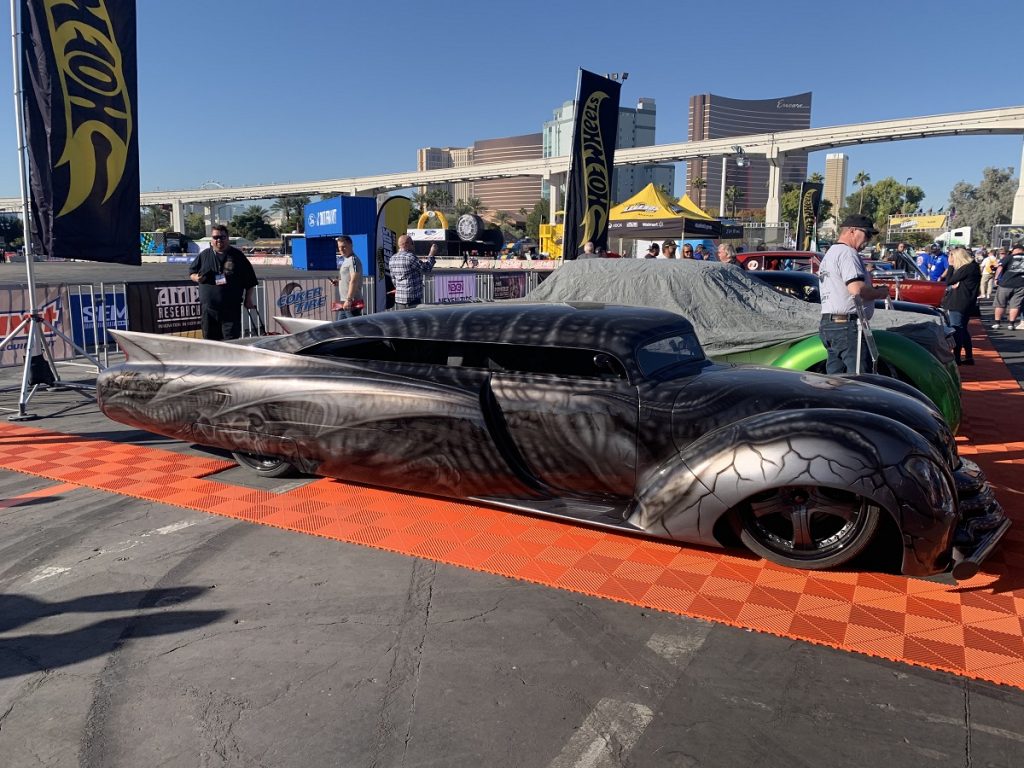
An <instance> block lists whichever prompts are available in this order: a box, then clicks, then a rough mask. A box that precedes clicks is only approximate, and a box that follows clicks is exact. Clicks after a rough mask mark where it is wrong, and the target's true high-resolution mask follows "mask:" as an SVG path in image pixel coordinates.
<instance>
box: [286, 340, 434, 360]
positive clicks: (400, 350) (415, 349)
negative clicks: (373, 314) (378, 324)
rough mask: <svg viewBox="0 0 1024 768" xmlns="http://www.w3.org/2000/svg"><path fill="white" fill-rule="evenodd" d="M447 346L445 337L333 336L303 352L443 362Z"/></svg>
mask: <svg viewBox="0 0 1024 768" xmlns="http://www.w3.org/2000/svg"><path fill="white" fill-rule="evenodd" d="M448 346H449V344H448V342H445V341H424V340H420V339H401V338H396V339H389V338H369V339H367V338H361V339H335V340H332V341H328V342H324V343H323V344H318V345H316V346H315V347H313V348H311V349H307V350H303V354H306V355H315V356H317V357H331V358H339V359H347V360H374V361H377V362H382V363H419V364H433V365H445V364H446V363H447V361H448Z"/></svg>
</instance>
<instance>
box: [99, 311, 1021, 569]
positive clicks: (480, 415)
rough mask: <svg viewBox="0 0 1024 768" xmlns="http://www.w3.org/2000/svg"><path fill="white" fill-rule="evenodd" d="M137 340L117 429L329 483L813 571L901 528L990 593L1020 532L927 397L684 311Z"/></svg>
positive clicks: (439, 317) (465, 318)
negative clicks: (698, 326) (710, 355)
mask: <svg viewBox="0 0 1024 768" xmlns="http://www.w3.org/2000/svg"><path fill="white" fill-rule="evenodd" d="M113 333H114V335H115V336H116V337H117V339H118V343H119V344H120V345H121V347H122V349H123V350H124V351H125V353H126V355H127V360H126V362H125V363H123V364H122V365H119V366H116V367H114V368H110V369H108V370H106V371H104V372H102V373H101V374H100V376H99V378H98V381H97V392H98V399H99V403H100V407H101V408H102V410H103V412H104V413H106V414H107V416H109V417H110V418H112V419H114V420H116V421H119V422H123V423H125V424H130V425H132V426H135V427H139V428H141V429H145V430H149V431H152V432H156V433H159V434H163V435H168V436H171V437H174V438H179V439H182V440H187V441H193V442H196V443H199V444H202V445H206V446H216V447H219V448H222V449H226V450H229V451H232V452H236V453H240V454H242V455H248V456H255V457H263V458H265V459H267V460H274V459H279V460H283V461H286V462H288V463H289V464H291V465H293V466H295V467H297V468H298V469H300V470H302V471H304V472H308V473H313V474H319V475H325V476H330V477H335V478H339V479H342V480H346V481H351V482H357V483H365V484H369V485H375V486H383V487H388V488H395V489H402V490H406V491H411V492H416V493H423V494H432V495H439V496H445V497H451V498H457V499H468V500H473V501H477V502H483V503H486V504H490V505H496V506H499V507H504V508H511V509H516V510H522V511H527V512H532V513H539V514H545V515H553V516H558V517H564V518H571V519H574V520H579V521H583V522H586V523H588V524H591V525H598V526H604V527H611V528H616V529H620V530H626V531H631V532H638V533H644V534H648V535H652V536H656V537H661V538H668V539H674V540H677V541H682V542H690V543H695V544H701V545H707V546H721V545H722V544H723V543H726V542H728V541H730V539H731V538H732V537H734V534H733V533H732V531H733V530H736V531H738V532H739V534H740V536H741V538H742V540H743V541H744V542H745V543H746V544H747V545H748V546H750V547H751V549H753V550H754V551H755V552H758V553H759V554H762V555H763V556H765V557H769V558H771V559H773V560H776V561H778V562H782V563H787V564H791V565H795V566H798V567H806V568H823V567H831V566H835V565H840V564H843V563H845V562H847V561H848V560H849V559H850V558H851V557H853V556H854V555H855V554H856V553H857V552H859V551H862V550H863V548H864V547H865V546H866V544H867V542H868V540H869V539H871V538H872V537H873V536H874V535H875V533H876V530H878V519H879V517H880V516H882V515H885V514H888V515H889V516H890V517H891V518H892V520H893V521H894V523H895V527H894V528H893V530H894V531H898V534H897V535H898V537H899V538H898V541H899V542H900V543H901V545H902V548H903V558H902V569H903V571H904V572H905V573H908V574H915V575H925V574H932V573H936V572H939V571H943V570H946V569H947V568H949V567H950V566H951V565H954V564H955V565H956V569H959V570H958V571H955V575H957V576H958V577H963V576H969V575H970V574H971V573H973V572H974V570H975V569H976V568H977V563H978V562H980V560H981V559H982V558H984V557H985V556H986V555H987V553H988V551H990V549H991V547H992V546H994V544H995V542H996V541H998V539H999V537H1000V536H1001V535H1002V533H1003V531H1005V528H1006V526H1008V522H1006V520H1005V518H1004V516H1003V514H1002V510H1001V509H1000V507H999V505H998V503H997V502H996V501H995V499H994V497H993V495H992V492H991V489H990V488H989V485H988V483H987V482H986V481H985V479H984V477H983V476H982V475H981V474H980V472H979V471H978V470H977V468H976V467H974V466H972V465H969V464H965V463H963V462H961V460H960V459H959V458H958V456H957V452H956V446H955V443H954V440H953V435H952V433H951V432H950V430H949V428H948V426H947V425H946V424H945V423H944V421H943V420H942V418H941V416H940V415H939V414H938V413H937V412H936V411H935V410H934V408H932V407H931V406H930V405H929V404H927V403H926V402H925V399H924V398H923V397H921V396H920V395H919V394H918V393H916V392H914V390H912V389H911V388H910V387H908V386H907V385H905V384H901V383H900V382H897V381H893V380H889V379H883V378H882V377H871V376H862V377H853V378H850V377H830V376H821V375H816V374H806V373H796V372H790V371H782V370H775V369H769V368H756V367H736V366H726V365H719V364H714V363H711V362H710V361H708V360H707V359H706V358H705V356H704V354H703V352H702V350H701V347H700V344H699V343H698V341H697V338H696V336H695V335H694V331H693V327H692V325H691V324H690V323H689V322H688V321H687V320H685V319H684V318H682V317H680V316H678V315H676V314H672V313H669V312H664V311H660V310H652V309H637V308H634V307H609V306H603V305H575V306H574V305H565V304H548V305H534V304H506V305H494V304H476V305H468V306H467V305H463V306H453V307H440V308H431V309H419V310H416V311H411V312H387V313H380V314H374V315H369V316H364V317H360V318H352V319H349V320H344V321H340V322H337V323H331V324H325V325H320V326H317V327H315V328H312V329H310V330H306V331H303V332H300V333H295V334H292V335H290V336H281V337H271V338H267V339H264V340H262V341H259V342H257V343H256V344H254V345H250V346H244V345H236V344H231V343H224V342H211V341H202V340H195V339H184V338H177V337H169V336H153V335H149V334H138V333H130V332H113ZM879 384H881V386H879ZM894 540H896V539H894Z"/></svg>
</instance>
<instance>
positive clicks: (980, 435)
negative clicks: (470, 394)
mask: <svg viewBox="0 0 1024 768" xmlns="http://www.w3.org/2000/svg"><path fill="white" fill-rule="evenodd" d="M973 331H974V332H975V345H976V353H975V357H976V359H977V361H978V363H977V365H976V366H974V367H972V368H968V367H965V368H963V369H962V371H963V373H964V377H965V383H964V407H965V417H964V423H963V425H962V427H961V433H962V435H963V437H961V438H958V439H959V441H960V450H961V452H962V454H963V455H965V456H970V457H972V458H973V459H974V460H976V461H977V462H978V463H979V464H981V466H982V467H983V468H984V470H985V472H986V473H987V474H988V477H989V479H990V480H991V481H992V482H993V484H994V485H995V486H996V491H997V494H998V496H999V498H1000V500H1001V502H1002V503H1003V505H1004V506H1005V507H1006V508H1007V510H1008V512H1009V514H1010V515H1011V517H1013V518H1014V520H1015V523H1016V524H1015V526H1014V527H1013V528H1011V530H1010V532H1009V533H1008V534H1007V536H1006V537H1005V538H1004V539H1003V542H1002V543H1001V545H1000V547H999V548H998V549H997V550H996V551H995V553H993V555H992V556H991V557H990V558H989V559H988V560H987V561H986V562H985V564H984V566H983V570H982V572H981V573H979V574H978V575H977V576H976V577H975V578H973V579H971V580H970V581H967V582H963V583H961V584H959V585H956V586H951V585H948V584H942V583H938V582H935V581H925V580H919V579H909V578H905V577H902V576H893V575H888V574H878V573H853V572H844V571H832V572H826V573H809V572H805V571H795V570H791V569H787V568H782V567H779V566H776V565H773V564H771V563H768V562H766V561H762V560H757V559H755V558H752V557H751V556H749V555H746V554H744V553H738V552H734V553H725V552H721V551H717V550H706V549H695V548H689V547H685V546H677V545H673V544H668V543H665V542H657V541H648V540H645V539H642V538H637V537H633V536H628V535H619V534H615V533H609V532H605V531H598V530H590V529H587V528H583V527H579V526H575V525H571V524H567V523H561V522H555V521H551V520H544V519H539V518H534V517H531V516H528V515H517V514H514V513H510V512H505V511H498V510H495V509H490V508H485V507H477V506H473V505H471V504H462V503H458V502H451V501H443V500H438V499H432V498H423V497H418V496H411V495H407V494H400V493H394V492H389V491H382V490H373V489H368V488H363V487H358V486H350V485H346V484H344V483H340V482H337V481H333V480H318V481H315V482H312V483H310V484H307V485H305V486H303V487H301V488H298V489H295V490H292V491H290V492H287V493H283V494H275V493H269V492H265V491H259V490H252V489H248V488H240V487H237V486H232V485H227V484H225V483H222V482H218V481H217V480H216V479H214V478H211V475H215V474H216V473H217V472H218V471H220V470H222V469H224V468H226V467H229V466H233V465H232V464H229V463H227V462H224V461H219V460H215V459H208V458H200V457H196V456H188V455H181V454H176V453H170V452H167V451H163V450H158V449H154V448H146V447H139V446H134V445H127V444H120V443H114V442H108V441H104V440H91V439H87V438H83V437H79V436H75V435H64V434H57V433H53V432H47V431H42V430H38V429H33V428H29V427H26V426H23V425H13V424H0V467H6V468H7V469H11V470H16V471H19V472H24V473H28V474H33V475H40V476H43V477H48V478H51V479H54V480H58V481H63V482H66V483H74V484H78V485H80V486H84V487H89V488H96V489H100V490H105V491H110V492H113V493H118V494H122V495H125V496H133V497H138V498H143V499H148V500H152V501H157V502H162V503H165V504H171V505H175V506H179V507H185V508H188V509H194V510H200V511H205V512H212V513H215V514H218V515H225V516H227V517H232V518H238V519H242V520H249V521H252V522H256V523H261V524H264V525H272V526H276V527H278V528H284V529H287V530H291V531H297V532H302V533H310V534H315V535H318V536H323V537H326V538H331V539H337V540H339V541H345V542H350V543H355V544H364V545H368V546H372V547H378V548H380V549H385V550H389V551H393V552H400V553H404V554H408V555H413V556H416V557H422V558H427V559H431V560H436V561H438V562H443V563H449V564H452V565H459V566H464V567H466V568H472V569H475V570H478V571H483V572H487V573H493V574H498V575H502V576H509V577H512V578H517V579H524V580H527V581H531V582H536V583H538V584H544V585H548V586H553V587H559V588H562V589H567V590H572V591H576V592H581V593H585V594H588V595H594V596H597V597H604V598H609V599H613V600H620V601H623V602H627V603H632V604H635V605H640V606H646V607H650V608H656V609H659V610H663V611H668V612H673V613H678V614H682V615H687V616H695V617H700V618H703V619H709V620H711V621H717V622H722V623H725V624H731V625H734V626H737V627H744V628H748V629H755V630H759V631H763V632H770V633H773V634H776V635H782V636H785V637H791V638H796V639H799V640H805V641H808V642H812V643H819V644H823V645H829V646H832V647H835V648H840V649H845V650H851V651H859V652H861V653H865V654H870V655H872V656H878V657H883V658H886V659H892V660H895V661H903V662H907V663H910V664H917V665H921V666H925V667H930V668H933V669H938V670H944V671H948V672H953V673H956V674H960V675H966V676H969V677H974V678H978V679H983V680H989V681H992V682H995V683H1002V684H1006V685H1012V686H1016V687H1019V688H1024V489H1022V487H1021V482H1020V478H1021V477H1022V476H1024V474H1022V471H1021V465H1024V442H1020V441H1019V440H1018V438H1022V437H1024V429H1022V424H1024V419H1022V417H1021V409H1020V408H1019V407H1015V406H1017V405H1018V404H1019V403H1020V400H1019V398H1020V395H1021V389H1020V387H1019V386H1018V385H1017V382H1016V381H1014V380H1013V379H1012V378H1011V377H1010V376H1009V373H1008V370H1007V368H1006V366H1005V365H1004V364H1003V362H1002V360H1001V359H1000V358H999V356H998V355H997V354H996V353H995V351H994V350H993V349H992V347H991V346H990V345H989V343H988V340H987V337H986V336H984V332H983V330H982V328H981V325H980V324H978V323H977V322H975V325H974V327H973ZM1007 440H1009V442H1008V441H1007ZM1015 483H1016V484H1015Z"/></svg>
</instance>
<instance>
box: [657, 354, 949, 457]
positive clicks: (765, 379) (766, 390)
mask: <svg viewBox="0 0 1024 768" xmlns="http://www.w3.org/2000/svg"><path fill="white" fill-rule="evenodd" d="M880 381H882V382H883V383H884V381H885V380H884V379H880ZM893 386H898V384H894V385H893ZM822 408H835V409H841V410H847V411H856V412H859V413H873V414H877V415H879V416H885V417H887V418H890V419H893V420H894V421H897V422H899V423H901V424H903V425H905V426H907V427H909V428H910V429H912V430H914V431H915V432H917V433H918V434H920V435H921V436H922V437H924V438H925V439H927V440H928V441H929V442H930V443H931V444H932V445H934V446H935V447H936V448H938V449H939V450H940V451H941V452H942V454H943V455H944V456H947V457H948V458H949V460H950V461H951V462H953V463H954V464H955V460H954V459H953V454H955V448H954V447H953V446H954V439H953V434H952V432H951V431H950V429H949V427H948V426H947V425H946V423H945V421H944V420H943V418H942V415H941V414H940V413H939V412H938V411H937V410H935V408H933V407H931V406H930V405H927V404H925V403H924V402H922V401H921V400H918V399H917V398H915V397H911V396H909V395H905V394H903V393H901V392H898V391H893V390H891V389H887V388H886V387H885V386H880V385H876V384H869V383H866V382H863V381H855V380H853V379H851V378H848V377H846V376H829V375H825V374H818V373H807V372H799V371H787V370H782V369H779V368H768V367H763V366H722V365H715V366H712V367H710V368H708V369H705V370H704V371H703V372H701V374H700V375H698V376H693V377H691V378H690V379H688V380H685V381H680V387H679V389H678V390H677V392H676V393H675V400H674V403H673V406H672V434H673V436H674V439H675V441H676V445H677V447H682V446H685V445H688V444H689V443H691V442H692V441H693V440H695V439H697V438H698V437H700V436H701V434H705V433H707V432H709V431H712V430H715V429H719V428H721V427H725V426H727V425H729V424H732V423H735V422H737V421H741V420H743V419H747V418H750V417H754V416H757V415H760V414H764V413H768V412H773V411H805V410H810V409H822Z"/></svg>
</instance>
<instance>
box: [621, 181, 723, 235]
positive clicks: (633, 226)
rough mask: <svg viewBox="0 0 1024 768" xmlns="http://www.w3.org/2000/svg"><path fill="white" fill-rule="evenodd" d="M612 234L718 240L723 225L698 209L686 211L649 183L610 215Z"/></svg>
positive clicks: (694, 207) (695, 207)
mask: <svg viewBox="0 0 1024 768" xmlns="http://www.w3.org/2000/svg"><path fill="white" fill-rule="evenodd" d="M608 234H609V235H614V236H615V237H626V238H649V239H657V238H660V237H672V238H678V237H708V238H717V237H719V235H720V234H721V225H720V224H719V222H718V221H717V220H716V219H713V218H711V217H710V216H708V215H707V214H706V213H704V212H703V211H702V210H700V208H697V206H693V210H690V209H687V208H684V207H683V206H681V205H679V203H677V202H676V201H675V200H672V199H671V198H670V197H668V195H666V194H665V193H664V192H662V191H661V190H660V189H659V188H658V187H656V186H654V184H648V185H647V186H646V187H644V188H643V189H641V190H640V191H639V192H637V193H636V194H635V195H633V197H631V198H629V200H626V201H625V202H624V203H620V204H619V205H616V206H615V207H614V208H612V209H611V211H610V212H609V214H608Z"/></svg>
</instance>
